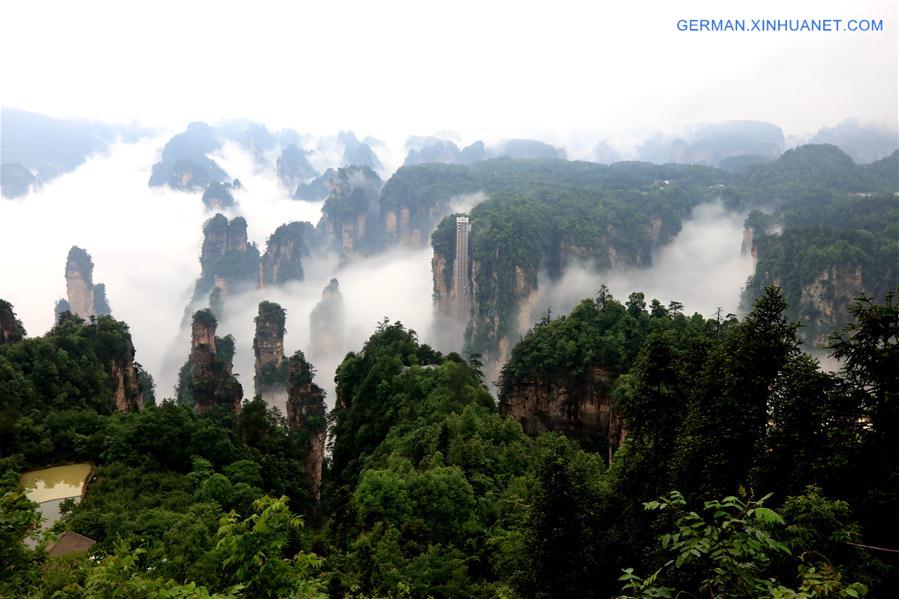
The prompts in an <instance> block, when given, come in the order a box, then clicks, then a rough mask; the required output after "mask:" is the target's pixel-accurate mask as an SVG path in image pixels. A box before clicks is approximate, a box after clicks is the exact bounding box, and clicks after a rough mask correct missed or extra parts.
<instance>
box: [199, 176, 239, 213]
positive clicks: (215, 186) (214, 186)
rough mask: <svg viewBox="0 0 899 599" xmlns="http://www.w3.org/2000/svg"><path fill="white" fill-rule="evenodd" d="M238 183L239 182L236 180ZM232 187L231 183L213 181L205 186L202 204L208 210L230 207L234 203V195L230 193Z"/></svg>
mask: <svg viewBox="0 0 899 599" xmlns="http://www.w3.org/2000/svg"><path fill="white" fill-rule="evenodd" d="M238 184H239V182H238ZM232 189H233V187H232V185H231V183H229V182H227V181H226V182H224V183H220V182H218V181H213V182H212V183H210V184H209V185H208V186H207V187H206V191H204V192H203V204H204V205H205V206H206V208H207V209H209V210H223V209H225V208H230V207H231V206H234V204H235V203H236V202H235V201H234V195H233V194H232V193H231V190H232Z"/></svg>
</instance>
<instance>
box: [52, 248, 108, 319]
mask: <svg viewBox="0 0 899 599" xmlns="http://www.w3.org/2000/svg"><path fill="white" fill-rule="evenodd" d="M93 276H94V262H93V260H91V257H90V254H88V253H87V252H86V251H84V250H83V249H81V248H80V247H77V246H72V249H70V250H69V255H68V258H67V259H66V297H67V299H66V300H59V302H57V305H56V320H59V315H60V314H61V313H63V312H71V313H72V314H74V315H75V316H78V317H79V318H81V319H83V320H90V318H91V316H108V315H110V314H112V310H111V309H110V307H109V301H108V300H107V299H106V286H105V285H104V284H102V283H97V284H96V285H94V279H93Z"/></svg>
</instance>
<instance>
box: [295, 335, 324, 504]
mask: <svg viewBox="0 0 899 599" xmlns="http://www.w3.org/2000/svg"><path fill="white" fill-rule="evenodd" d="M288 373H289V374H288V386H287V424H288V426H289V427H290V429H291V430H293V431H301V432H303V433H304V437H305V442H306V443H305V450H304V455H303V460H304V464H305V468H306V474H308V475H309V480H310V483H311V485H312V495H313V497H314V498H315V500H316V501H317V500H318V498H319V490H320V488H321V480H322V464H323V460H324V456H325V437H326V434H327V427H326V423H325V411H326V408H325V392H324V391H323V390H322V388H321V387H319V386H318V385H316V384H315V383H313V382H312V375H313V372H312V365H311V364H309V363H308V362H307V361H306V358H305V356H304V355H303V352H301V351H298V352H296V353H295V354H294V355H293V356H291V357H290V364H289V367H288Z"/></svg>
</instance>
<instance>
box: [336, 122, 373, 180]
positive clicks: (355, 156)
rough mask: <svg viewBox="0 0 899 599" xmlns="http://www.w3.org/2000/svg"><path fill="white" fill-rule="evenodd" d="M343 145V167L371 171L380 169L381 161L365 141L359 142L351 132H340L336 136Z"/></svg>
mask: <svg viewBox="0 0 899 599" xmlns="http://www.w3.org/2000/svg"><path fill="white" fill-rule="evenodd" d="M337 138H338V140H339V141H340V142H341V143H342V144H343V166H363V167H366V168H368V169H371V170H372V171H375V170H378V169H380V168H381V161H380V160H378V157H377V155H376V154H375V152H374V150H372V149H371V146H370V145H369V144H368V143H367V142H368V141H369V140H368V138H366V141H359V140H358V139H357V138H356V135H355V134H354V133H353V132H352V131H342V132H341V133H339V134H338V135H337Z"/></svg>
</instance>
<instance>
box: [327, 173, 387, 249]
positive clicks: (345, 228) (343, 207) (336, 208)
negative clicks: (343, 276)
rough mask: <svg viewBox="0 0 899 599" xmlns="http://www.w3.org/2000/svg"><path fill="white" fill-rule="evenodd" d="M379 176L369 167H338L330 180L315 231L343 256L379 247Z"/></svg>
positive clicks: (329, 247)
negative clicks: (328, 189)
mask: <svg viewBox="0 0 899 599" xmlns="http://www.w3.org/2000/svg"><path fill="white" fill-rule="evenodd" d="M380 192H381V178H380V177H378V175H377V174H375V172H374V171H373V170H371V169H370V168H368V167H362V166H351V167H344V168H341V169H339V170H338V171H337V173H335V175H334V176H333V177H332V178H331V180H330V193H329V195H328V199H326V200H325V204H324V206H323V207H322V218H321V220H320V221H319V223H318V225H317V227H316V233H317V234H318V235H319V237H321V238H322V240H323V246H324V247H326V248H328V249H331V250H334V251H337V252H339V253H340V255H341V256H342V257H348V256H350V255H352V254H358V253H368V252H371V251H374V250H376V249H379V247H380V245H379V244H380V243H381V240H380V239H379V232H380V226H379V224H380V222H379V207H378V206H379V203H378V200H379V197H380Z"/></svg>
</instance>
